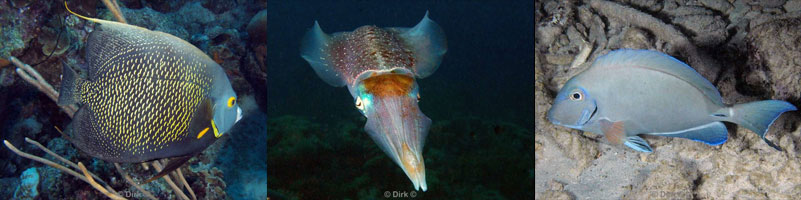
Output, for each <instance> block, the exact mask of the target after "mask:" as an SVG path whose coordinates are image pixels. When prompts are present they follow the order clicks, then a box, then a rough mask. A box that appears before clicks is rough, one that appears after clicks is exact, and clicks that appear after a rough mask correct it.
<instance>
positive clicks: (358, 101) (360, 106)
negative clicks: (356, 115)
mask: <svg viewBox="0 0 801 200" xmlns="http://www.w3.org/2000/svg"><path fill="white" fill-rule="evenodd" d="M356 108H358V109H359V110H364V104H362V98H361V97H356Z"/></svg>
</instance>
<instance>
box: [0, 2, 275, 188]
mask: <svg viewBox="0 0 801 200" xmlns="http://www.w3.org/2000/svg"><path fill="white" fill-rule="evenodd" d="M68 3H69V6H70V8H71V9H72V10H73V11H75V12H76V13H78V14H81V15H84V16H88V17H95V18H100V19H106V20H111V21H114V18H113V16H112V14H111V13H110V12H109V9H107V8H106V7H105V6H104V4H103V3H101V2H100V1H97V0H72V1H68ZM118 4H119V7H120V8H121V12H122V13H123V15H124V16H125V18H126V19H127V21H128V23H129V24H131V25H136V26H141V27H144V28H147V29H150V30H157V31H162V32H166V33H170V34H172V35H175V36H177V37H179V38H181V39H183V40H186V41H188V42H190V43H191V44H193V45H195V46H196V47H198V48H199V49H201V50H202V51H203V52H204V53H206V54H207V55H209V57H211V58H212V59H214V60H215V61H216V62H217V63H219V64H220V65H221V66H222V68H223V69H224V70H225V72H226V73H227V75H228V77H229V80H230V81H231V83H232V86H233V89H234V90H235V91H236V93H237V94H238V96H239V102H238V103H239V105H240V107H242V109H243V110H244V112H245V113H244V117H243V119H242V121H240V122H239V123H238V124H237V125H235V126H234V127H233V129H232V130H231V131H229V132H228V133H227V134H226V135H227V136H224V137H222V138H221V139H220V140H219V141H217V142H215V143H214V144H213V145H212V146H210V147H209V148H208V149H206V150H205V151H203V153H201V154H200V155H199V156H196V157H194V158H192V159H191V160H190V161H189V162H188V164H186V165H185V166H184V167H182V168H180V169H181V170H182V172H183V175H184V176H185V177H186V181H187V182H188V184H189V185H190V187H191V189H192V191H193V192H194V193H195V194H196V195H197V199H266V196H267V193H266V192H267V191H266V182H267V177H266V174H267V173H266V158H267V157H266V154H267V148H266V147H267V145H266V142H265V141H266V132H267V126H266V125H265V122H266V119H267V115H266V114H265V108H266V92H265V90H266V88H265V86H266V65H265V60H264V56H265V55H266V53H265V52H266V47H265V44H266V42H265V37H266V34H265V31H266V11H265V9H266V1H265V0H232V1H228V0H201V1H189V0H173V1H162V0H120V1H119V2H118ZM0 24H1V25H2V27H0V105H2V106H0V140H7V141H8V142H9V143H10V144H12V145H14V146H16V147H17V148H19V149H20V150H21V151H24V152H27V153H30V154H33V155H36V156H41V157H44V158H46V159H49V160H56V159H55V158H54V157H52V156H50V155H46V154H45V152H43V151H42V150H39V148H37V147H36V146H34V145H32V144H31V143H28V142H26V141H25V138H30V139H31V140H33V141H38V142H40V143H41V144H42V145H43V146H45V147H47V148H48V149H50V150H52V151H54V152H55V153H56V154H58V155H61V156H63V157H65V158H66V159H67V160H70V161H72V162H76V163H77V162H82V163H84V164H86V166H87V168H88V171H90V172H93V173H95V174H97V175H98V176H99V178H100V179H102V181H104V182H106V183H108V185H110V186H111V187H112V188H114V189H115V190H117V191H118V192H120V194H121V195H122V196H123V197H126V198H132V199H144V198H145V196H144V195H143V194H141V193H139V192H138V190H136V189H134V187H132V186H131V185H129V184H128V183H126V182H125V181H124V180H123V178H122V177H121V176H120V174H119V173H118V172H117V171H116V169H115V167H114V166H113V164H112V163H110V162H106V161H101V160H98V159H93V158H91V157H89V156H87V155H86V154H84V153H82V152H80V151H79V150H77V149H76V148H75V147H74V146H73V145H72V144H70V143H69V142H68V141H67V140H66V139H64V138H62V137H61V134H60V133H59V132H58V131H57V130H56V128H55V127H58V128H60V129H61V130H68V127H69V126H68V125H69V123H70V121H71V119H70V117H69V116H68V115H66V114H65V113H64V112H62V111H61V110H60V108H59V107H58V106H57V105H56V104H55V102H53V101H52V100H50V99H49V98H48V97H47V96H46V95H45V94H44V93H42V92H39V91H38V90H37V89H36V88H35V87H34V86H33V85H31V84H29V83H28V82H26V81H24V80H23V79H22V78H20V76H18V75H17V73H15V72H14V70H15V68H16V66H15V65H13V64H12V63H10V60H11V59H10V57H11V56H13V57H16V58H18V59H19V60H21V61H22V62H24V63H27V64H30V65H31V66H32V68H33V69H35V70H36V71H38V72H39V73H41V75H42V77H43V78H44V80H45V81H47V82H48V83H50V84H51V85H53V87H54V88H56V89H58V88H59V87H60V82H61V79H60V76H61V67H62V61H63V62H65V63H66V64H68V65H73V66H78V65H80V63H83V62H85V61H84V46H85V42H86V38H87V37H86V36H87V35H88V34H89V33H90V32H91V31H92V30H93V29H94V27H95V26H96V24H95V23H92V22H88V21H86V20H83V19H79V18H78V17H76V16H74V15H70V14H68V13H67V12H66V10H65V9H64V3H63V1H34V0H9V1H0ZM0 160H3V162H0V199H103V198H106V197H105V196H104V195H103V194H101V193H100V192H98V191H97V190H95V189H93V188H92V187H91V186H90V185H89V184H87V183H85V182H83V181H81V180H80V179H78V178H76V177H74V176H71V175H69V174H66V173H64V172H62V171H59V170H57V169H55V168H53V167H50V166H46V165H43V164H41V163H39V162H35V161H32V160H30V159H26V158H23V157H21V156H18V155H16V154H14V153H13V152H12V151H10V150H9V149H8V148H6V147H5V146H3V147H0ZM59 163H60V162H59ZM61 164H63V163H61ZM122 169H123V170H124V171H126V173H127V174H128V175H130V176H131V177H133V178H134V179H135V182H138V183H140V182H142V181H143V180H145V179H147V178H149V177H151V176H152V175H154V174H156V171H155V170H153V169H152V168H150V169H145V168H143V167H142V165H140V164H136V163H133V164H122ZM76 171H77V170H76ZM79 172H80V171H79ZM142 187H143V188H144V190H146V191H148V192H150V193H152V194H153V195H154V196H155V197H156V198H158V199H176V198H178V197H177V196H176V192H175V191H173V190H172V189H171V188H170V187H169V186H168V184H166V183H165V182H164V181H163V180H156V181H153V182H152V183H149V184H144V185H143V186H142ZM184 191H185V192H186V191H187V190H184ZM187 195H188V193H187Z"/></svg>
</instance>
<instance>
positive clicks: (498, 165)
mask: <svg viewBox="0 0 801 200" xmlns="http://www.w3.org/2000/svg"><path fill="white" fill-rule="evenodd" d="M267 7H268V19H269V22H268V35H267V36H268V37H267V41H268V44H267V48H268V52H267V66H268V69H267V71H268V73H267V74H268V86H267V89H268V91H267V94H268V99H269V100H268V106H267V115H268V169H269V170H268V182H269V184H268V188H269V192H270V193H271V194H273V195H275V196H273V197H276V198H281V197H285V198H294V197H299V198H304V199H317V198H330V197H343V198H347V197H351V198H382V197H384V196H383V195H384V193H385V192H387V191H406V192H409V191H412V184H411V182H410V181H409V179H408V178H406V175H405V174H403V172H402V170H401V169H400V167H398V166H397V165H395V164H394V163H393V162H392V161H391V159H389V158H388V157H387V156H385V155H384V153H383V152H381V151H380V150H379V149H378V148H377V145H376V144H375V143H374V142H373V141H372V140H371V139H370V138H369V136H368V135H367V134H366V133H365V132H364V130H363V127H364V122H365V119H364V117H362V115H361V114H360V113H359V112H358V111H357V110H356V108H355V107H354V105H353V98H352V97H351V96H350V94H349V93H348V91H347V89H346V88H345V87H339V88H335V87H332V86H330V85H328V84H326V83H325V82H323V81H322V80H321V79H320V78H319V77H317V75H316V74H315V73H314V71H313V70H312V68H311V67H310V66H309V65H308V64H307V63H306V62H305V61H304V60H303V59H302V58H301V57H300V53H299V52H300V51H299V46H300V40H301V38H302V37H303V35H304V33H305V32H306V31H307V30H308V29H309V28H311V27H312V25H313V24H314V21H315V20H317V21H318V22H319V23H320V26H321V27H322V29H323V31H325V32H326V33H334V32H341V31H352V30H354V29H355V28H357V27H359V26H363V25H376V26H379V27H412V26H414V25H415V24H417V23H418V22H419V21H420V19H422V17H423V15H424V14H425V12H426V11H429V12H430V14H429V17H430V18H431V19H432V20H433V21H435V22H437V23H438V24H439V25H440V26H441V27H442V29H443V30H444V32H445V34H446V37H447V40H448V52H447V53H446V54H445V56H444V58H443V61H442V64H441V65H440V67H439V69H438V70H437V71H436V72H435V73H434V74H433V75H431V76H429V77H426V78H425V79H421V80H418V84H419V86H420V95H421V97H422V100H421V101H420V109H421V110H422V111H423V113H425V114H426V115H427V116H428V117H430V118H431V119H432V120H433V124H432V128H431V131H430V133H429V136H428V138H427V140H426V146H425V150H424V153H423V157H424V158H425V160H426V172H427V173H426V174H427V179H428V188H429V190H428V191H427V192H420V193H418V195H419V196H421V197H434V198H437V197H439V198H445V197H472V198H510V199H531V198H533V195H531V194H529V193H530V192H529V191H530V188H531V187H532V182H533V171H532V170H533V164H534V163H533V155H532V154H531V153H529V152H531V151H530V150H531V149H532V148H533V144H532V143H533V142H532V141H533V134H532V133H533V123H532V122H533V115H532V113H533V111H534V110H533V109H534V108H533V106H531V105H532V102H533V101H534V100H533V96H532V95H531V91H533V89H534V88H533V85H532V83H533V79H534V78H533V71H532V70H531V66H533V64H534V58H533V55H534V54H533V46H532V44H533V37H534V34H533V4H532V2H531V1H497V2H496V1H436V2H429V1H387V2H384V1H269V2H268V6H267ZM271 196H272V195H271Z"/></svg>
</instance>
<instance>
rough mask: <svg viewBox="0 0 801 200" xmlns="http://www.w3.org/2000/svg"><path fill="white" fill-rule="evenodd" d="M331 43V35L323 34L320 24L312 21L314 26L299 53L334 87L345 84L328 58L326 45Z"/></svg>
mask: <svg viewBox="0 0 801 200" xmlns="http://www.w3.org/2000/svg"><path fill="white" fill-rule="evenodd" d="M330 43H331V36H329V35H328V34H325V32H323V29H322V28H320V24H319V23H317V21H314V27H312V29H311V30H309V32H306V36H303V40H302V42H301V45H300V55H301V57H303V59H305V60H306V61H307V62H309V64H310V65H311V66H312V69H314V72H315V73H317V76H319V77H320V78H321V79H323V81H325V82H326V83H328V84H329V85H332V86H335V87H341V86H344V85H345V79H344V78H342V77H340V75H339V73H338V72H337V71H336V70H334V69H333V68H334V63H332V62H331V59H330V58H328V54H329V53H328V45H329V44H330Z"/></svg>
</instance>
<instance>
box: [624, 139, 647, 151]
mask: <svg viewBox="0 0 801 200" xmlns="http://www.w3.org/2000/svg"><path fill="white" fill-rule="evenodd" d="M623 144H625V145H626V146H628V147H630V148H632V149H634V150H637V151H642V152H646V153H651V152H653V149H651V145H648V142H646V141H645V139H642V138H641V137H640V136H628V137H626V142H624V143H623Z"/></svg>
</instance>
